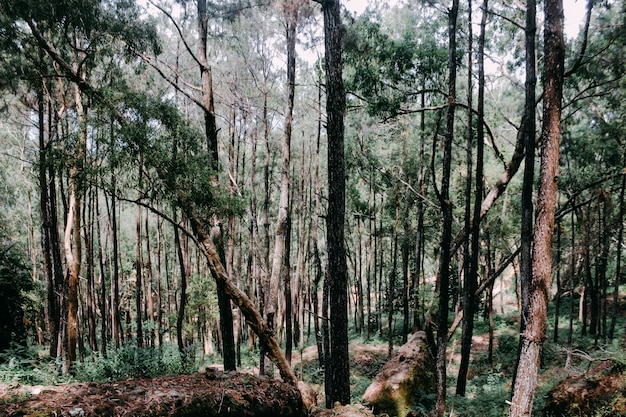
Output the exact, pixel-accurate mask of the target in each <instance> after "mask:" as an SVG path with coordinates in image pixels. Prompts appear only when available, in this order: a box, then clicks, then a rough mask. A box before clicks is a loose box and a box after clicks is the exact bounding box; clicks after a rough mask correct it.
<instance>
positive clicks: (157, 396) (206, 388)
mask: <svg viewBox="0 0 626 417" xmlns="http://www.w3.org/2000/svg"><path fill="white" fill-rule="evenodd" d="M0 397H1V399H0V417H47V416H69V417H95V416H102V417H104V416H106V417H113V416H115V417H117V416H128V417H131V416H151V417H157V416H176V415H185V416H196V415H202V416H205V417H211V416H242V417H246V416H268V417H270V416H301V415H302V413H303V405H302V401H301V399H300V394H299V393H298V391H297V389H296V388H294V387H291V386H290V385H288V384H284V383H282V382H279V381H276V380H270V379H269V378H258V377H254V376H252V375H249V374H245V373H239V372H227V373H224V372H221V371H215V370H212V369H207V370H206V371H204V372H197V373H194V374H190V375H170V376H163V377H155V378H138V379H127V380H123V381H115V382H110V383H97V382H91V383H73V384H67V385H57V386H37V387H26V386H14V387H11V386H6V385H4V386H0Z"/></svg>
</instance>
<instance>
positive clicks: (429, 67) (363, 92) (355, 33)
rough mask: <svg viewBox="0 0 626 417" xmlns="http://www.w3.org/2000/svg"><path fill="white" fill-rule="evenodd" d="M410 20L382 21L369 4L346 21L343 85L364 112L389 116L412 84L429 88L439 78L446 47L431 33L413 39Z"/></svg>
mask: <svg viewBox="0 0 626 417" xmlns="http://www.w3.org/2000/svg"><path fill="white" fill-rule="evenodd" d="M403 10H404V12H405V13H415V12H412V11H411V10H409V9H403ZM413 16H414V17H415V18H416V20H418V21H419V18H417V15H416V14H414V15H413ZM414 24H415V22H412V23H411V24H410V25H409V24H407V25H404V24H397V22H396V24H395V25H394V23H391V22H387V24H385V22H382V18H381V16H380V15H379V14H378V13H377V12H374V11H371V10H369V11H368V12H366V13H363V14H362V15H360V16H358V17H357V18H356V19H355V20H353V21H352V22H351V24H350V25H349V26H348V30H347V33H346V34H345V36H344V54H345V63H346V65H345V74H346V89H347V91H350V92H352V93H353V94H355V95H356V97H357V98H358V100H357V101H364V102H365V108H366V110H367V112H368V113H369V114H370V115H383V116H392V117H393V116H395V115H397V114H398V113H399V111H400V107H401V105H402V104H403V103H405V102H407V100H409V98H410V97H411V96H412V95H413V94H414V93H415V86H416V85H418V86H420V87H422V88H426V87H427V88H431V89H432V88H437V86H438V84H439V81H438V80H439V79H440V77H441V74H442V73H443V72H444V71H445V65H446V59H447V58H446V57H447V55H446V54H447V52H446V50H445V48H442V47H440V45H438V44H437V42H436V38H435V37H432V36H431V37H420V39H419V40H418V38H417V37H416V36H415V28H414V26H413V25H414ZM423 30H424V31H426V30H427V29H426V28H423ZM394 32H395V33H394Z"/></svg>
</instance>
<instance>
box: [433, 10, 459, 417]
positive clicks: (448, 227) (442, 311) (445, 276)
mask: <svg viewBox="0 0 626 417" xmlns="http://www.w3.org/2000/svg"><path fill="white" fill-rule="evenodd" d="M458 11H459V1H458V0H453V1H452V7H451V9H450V10H449V12H448V13H449V14H448V37H449V41H448V42H449V46H448V48H449V51H448V71H449V73H448V114H447V117H446V136H445V139H444V146H443V149H444V151H443V170H442V174H441V176H442V178H441V191H440V196H439V200H440V204H441V211H442V215H443V221H442V230H441V245H440V246H441V253H440V255H439V271H438V276H437V279H438V284H439V285H438V286H439V315H438V317H437V358H436V377H437V379H436V381H437V403H436V405H435V408H434V410H433V416H439V417H443V415H444V413H445V409H446V349H447V347H448V304H449V300H450V294H449V288H448V286H449V283H450V258H451V250H450V249H451V243H452V220H453V219H452V214H453V213H452V209H453V207H452V202H451V201H450V173H451V164H452V139H453V137H454V112H455V107H456V106H455V105H456V56H457V54H456V20H457V15H458Z"/></svg>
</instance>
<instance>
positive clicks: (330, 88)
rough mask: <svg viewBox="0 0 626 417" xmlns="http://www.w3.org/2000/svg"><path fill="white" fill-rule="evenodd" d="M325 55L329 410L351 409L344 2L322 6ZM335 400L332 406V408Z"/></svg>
mask: <svg viewBox="0 0 626 417" xmlns="http://www.w3.org/2000/svg"><path fill="white" fill-rule="evenodd" d="M322 5H323V9H324V35H325V51H326V54H325V56H326V118H327V134H328V215H327V217H326V232H327V235H328V238H327V241H328V274H329V278H330V288H329V289H330V294H329V297H330V300H329V304H330V349H331V351H330V357H331V358H332V363H331V366H330V367H329V368H327V369H326V372H330V378H329V380H328V381H329V382H330V384H331V385H330V386H326V390H327V404H326V406H327V407H328V408H330V407H332V406H333V404H334V403H335V402H339V403H341V404H349V403H350V361H349V358H348V294H347V292H348V288H347V286H348V271H347V263H346V250H345V238H344V235H345V233H344V225H345V207H346V194H345V162H344V124H343V123H344V122H343V118H344V113H345V109H346V97H345V90H344V86H343V79H342V72H343V70H342V58H341V49H342V48H341V38H342V35H341V32H342V29H341V2H340V1H339V0H328V1H324V2H322ZM329 400H330V403H329Z"/></svg>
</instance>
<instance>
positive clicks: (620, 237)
mask: <svg viewBox="0 0 626 417" xmlns="http://www.w3.org/2000/svg"><path fill="white" fill-rule="evenodd" d="M625 191H626V172H624V173H622V185H621V187H620V192H619V214H618V215H617V224H618V226H617V228H618V232H617V242H616V245H617V253H616V255H615V282H614V286H613V305H612V307H611V327H610V330H609V339H611V340H613V337H614V335H615V325H616V321H617V306H618V304H619V284H620V279H621V276H622V275H621V274H622V245H623V244H624V211H625V210H626V202H625V201H624V192H625Z"/></svg>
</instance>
